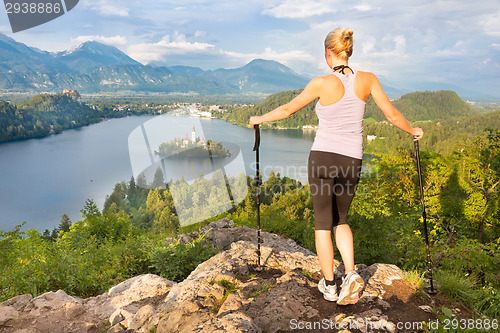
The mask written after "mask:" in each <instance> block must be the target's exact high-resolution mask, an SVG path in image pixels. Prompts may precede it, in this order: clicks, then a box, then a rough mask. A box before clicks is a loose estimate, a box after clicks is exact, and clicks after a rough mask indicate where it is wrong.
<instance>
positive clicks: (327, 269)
mask: <svg viewBox="0 0 500 333" xmlns="http://www.w3.org/2000/svg"><path fill="white" fill-rule="evenodd" d="M331 233H332V232H331V231H330V230H316V231H315V236H316V237H315V242H316V253H317V254H318V261H319V265H320V266H321V271H322V272H323V276H324V278H325V280H329V281H333V278H334V275H333V270H334V266H333V244H332V236H331Z"/></svg>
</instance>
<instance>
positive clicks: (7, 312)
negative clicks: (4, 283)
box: [0, 305, 19, 327]
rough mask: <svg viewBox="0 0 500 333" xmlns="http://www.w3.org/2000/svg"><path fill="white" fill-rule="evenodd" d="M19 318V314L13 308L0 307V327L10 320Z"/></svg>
mask: <svg viewBox="0 0 500 333" xmlns="http://www.w3.org/2000/svg"><path fill="white" fill-rule="evenodd" d="M17 318H19V312H18V311H17V310H16V309H15V308H14V307H13V306H5V305H0V327H1V326H2V325H4V324H5V323H7V322H8V321H9V320H15V319H17Z"/></svg>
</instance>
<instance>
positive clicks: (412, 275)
mask: <svg viewBox="0 0 500 333" xmlns="http://www.w3.org/2000/svg"><path fill="white" fill-rule="evenodd" d="M424 274H425V272H423V273H419V272H418V271H415V270H413V271H408V272H406V271H405V272H403V278H404V279H405V280H406V281H408V282H410V283H411V284H413V285H415V286H417V289H418V291H422V290H423V289H424V287H425V280H424Z"/></svg>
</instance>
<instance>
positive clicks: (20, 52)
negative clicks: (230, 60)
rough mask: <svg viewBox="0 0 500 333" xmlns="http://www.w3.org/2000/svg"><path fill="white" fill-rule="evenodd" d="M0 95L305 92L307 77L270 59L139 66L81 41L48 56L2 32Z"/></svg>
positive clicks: (106, 48) (121, 55) (117, 52)
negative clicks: (229, 64)
mask: <svg viewBox="0 0 500 333" xmlns="http://www.w3.org/2000/svg"><path fill="white" fill-rule="evenodd" d="M0 74H1V75H0V92H32V93H42V92H60V91H61V90H63V89H75V90H78V91H80V92H82V93H84V94H85V93H99V92H119V91H125V92H157V93H160V92H161V93H193V94H207V95H223V94H270V93H275V92H278V91H283V90H291V89H299V88H303V87H304V86H305V85H306V84H307V82H308V81H309V79H308V78H305V77H303V76H301V75H299V74H297V73H295V72H294V71H293V70H291V69H290V68H288V67H286V66H284V65H282V64H280V63H278V62H276V61H271V60H262V59H255V60H253V61H251V62H250V63H248V64H246V65H245V66H243V67H239V68H235V69H222V68H221V69H217V70H209V71H204V70H202V69H201V68H198V67H189V66H172V67H165V66H162V67H153V66H149V65H143V64H141V63H139V62H137V61H135V60H134V59H132V58H130V57H129V56H128V55H126V54H125V53H123V52H122V51H120V50H119V49H117V48H115V47H113V46H110V45H105V44H102V43H99V42H85V43H83V44H81V45H79V46H78V47H76V48H73V49H70V50H67V51H63V52H47V51H42V50H39V49H36V48H33V47H29V46H27V45H25V44H23V43H19V42H17V41H15V40H14V39H12V38H10V37H8V36H6V35H4V34H1V33H0Z"/></svg>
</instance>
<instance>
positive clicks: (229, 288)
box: [209, 279, 239, 313]
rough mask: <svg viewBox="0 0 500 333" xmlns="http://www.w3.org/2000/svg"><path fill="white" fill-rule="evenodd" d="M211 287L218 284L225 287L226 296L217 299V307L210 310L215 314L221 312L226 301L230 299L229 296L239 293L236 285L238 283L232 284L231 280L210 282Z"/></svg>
mask: <svg viewBox="0 0 500 333" xmlns="http://www.w3.org/2000/svg"><path fill="white" fill-rule="evenodd" d="M209 283H210V284H211V285H214V284H216V283H218V284H220V285H222V286H223V287H224V289H225V290H224V296H222V298H221V299H215V298H214V300H215V305H214V307H213V308H210V311H212V312H213V313H217V312H219V310H220V307H221V306H222V304H224V302H225V301H226V299H227V298H228V296H229V295H231V294H234V293H235V292H237V291H238V289H239V288H238V286H237V285H236V283H234V282H232V281H229V280H226V279H220V280H213V281H210V282H209Z"/></svg>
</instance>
